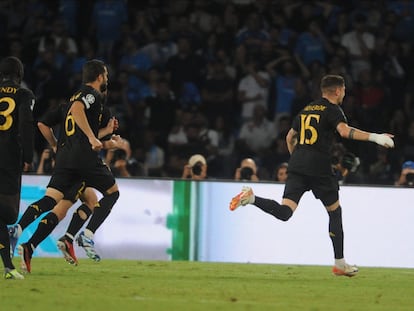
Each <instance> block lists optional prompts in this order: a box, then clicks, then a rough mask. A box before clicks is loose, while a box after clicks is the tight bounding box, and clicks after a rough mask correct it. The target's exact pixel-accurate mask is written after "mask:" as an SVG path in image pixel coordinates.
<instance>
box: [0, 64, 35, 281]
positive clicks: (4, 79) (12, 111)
mask: <svg viewBox="0 0 414 311" xmlns="http://www.w3.org/2000/svg"><path fill="white" fill-rule="evenodd" d="M23 74H24V70H23V64H22V62H21V61H20V60H19V59H18V58H16V57H6V58H4V59H3V60H2V61H1V62H0V145H1V148H0V176H1V179H0V255H1V259H2V261H3V265H4V278H5V279H24V277H23V275H22V274H20V273H19V272H18V271H17V270H16V269H15V267H14V265H13V263H12V260H11V258H10V239H9V233H8V229H7V225H9V224H13V223H14V222H15V221H16V220H17V216H18V214H19V204H20V190H21V177H22V170H25V171H27V170H28V169H29V168H30V165H31V163H32V159H33V144H34V143H33V139H34V138H33V137H34V127H33V116H32V108H33V105H34V101H35V97H34V95H33V93H32V91H30V90H28V89H25V88H22V87H21V86H20V84H21V82H22V79H23Z"/></svg>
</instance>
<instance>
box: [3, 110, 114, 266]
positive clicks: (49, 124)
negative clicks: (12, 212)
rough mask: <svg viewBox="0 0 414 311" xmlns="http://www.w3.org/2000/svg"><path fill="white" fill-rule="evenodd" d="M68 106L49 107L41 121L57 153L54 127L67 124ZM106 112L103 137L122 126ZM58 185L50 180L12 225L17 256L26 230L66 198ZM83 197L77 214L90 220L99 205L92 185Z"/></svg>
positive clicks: (43, 132)
mask: <svg viewBox="0 0 414 311" xmlns="http://www.w3.org/2000/svg"><path fill="white" fill-rule="evenodd" d="M66 105H67V104H62V105H59V106H58V107H56V108H54V109H50V110H48V111H47V112H46V114H45V115H43V116H42V117H41V118H40V119H39V120H38V122H37V126H38V128H39V130H40V132H41V133H42V135H43V136H44V137H45V139H46V140H47V142H48V143H49V145H50V147H51V148H52V149H53V150H54V152H55V153H56V152H57V151H58V150H57V149H58V146H59V142H58V139H57V138H56V136H55V134H54V131H53V127H54V126H62V125H63V119H64V117H65V115H64V113H65V107H66ZM104 112H106V113H104V117H103V120H104V121H103V123H104V124H105V123H107V124H106V126H105V127H103V128H101V129H100V130H99V134H98V137H99V138H104V137H106V136H108V135H111V134H112V133H113V132H114V131H115V130H116V129H117V128H118V120H117V119H116V118H110V112H109V110H108V109H106V110H105V111H104ZM52 175H53V174H52ZM57 186H58V185H54V184H51V183H49V184H48V185H47V187H46V193H45V195H44V196H43V197H42V198H41V199H39V200H37V201H36V202H33V203H31V204H30V205H29V206H28V207H27V209H26V210H25V212H24V213H23V215H22V217H21V218H20V219H19V221H18V223H17V224H15V225H13V226H11V227H10V228H9V236H10V254H11V257H13V253H14V249H15V247H16V244H17V241H18V239H19V237H20V236H21V234H22V233H23V231H24V230H25V229H26V228H27V227H28V226H29V225H30V224H31V223H32V222H34V221H35V220H36V219H37V218H38V217H39V216H40V215H41V214H43V213H46V212H49V211H50V210H52V209H53V207H54V206H55V205H56V204H57V202H59V201H60V200H62V199H63V197H64V194H63V193H62V191H61V190H62V189H57V188H55V187H57ZM80 200H81V201H82V204H81V205H80V206H79V207H78V208H77V209H76V211H75V213H74V215H73V217H81V218H84V219H85V220H86V219H87V218H88V216H89V215H90V212H89V211H93V209H94V207H95V206H96V204H97V202H98V198H97V196H96V194H95V191H94V190H93V189H92V188H86V189H85V191H84V192H83V193H82V194H81V195H80ZM72 227H73V226H69V228H68V232H67V234H69V235H72V237H73V236H74V235H75V234H76V233H77V231H78V230H79V229H77V228H72ZM76 229H77V230H76ZM75 230H76V231H75ZM72 239H73V238H72ZM92 242H93V241H92ZM88 249H89V248H88ZM93 258H94V259H95V260H96V259H97V258H99V256H98V255H97V254H95V256H94V257H93Z"/></svg>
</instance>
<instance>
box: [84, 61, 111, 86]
mask: <svg viewBox="0 0 414 311" xmlns="http://www.w3.org/2000/svg"><path fill="white" fill-rule="evenodd" d="M103 73H105V63H104V62H103V61H101V60H99V59H92V60H90V61H87V62H86V63H85V64H84V65H83V68H82V82H83V83H90V82H93V81H95V80H96V79H97V78H98V76H99V75H101V74H103Z"/></svg>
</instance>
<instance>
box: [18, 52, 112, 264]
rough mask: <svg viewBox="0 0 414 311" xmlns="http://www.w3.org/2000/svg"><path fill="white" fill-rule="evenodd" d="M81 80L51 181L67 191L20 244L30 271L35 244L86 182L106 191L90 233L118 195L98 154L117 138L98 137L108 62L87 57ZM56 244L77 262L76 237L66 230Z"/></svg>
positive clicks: (55, 224)
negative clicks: (103, 138) (105, 138)
mask: <svg viewBox="0 0 414 311" xmlns="http://www.w3.org/2000/svg"><path fill="white" fill-rule="evenodd" d="M82 81H83V84H82V86H81V88H80V90H79V91H78V92H76V93H75V94H74V95H73V96H72V97H71V99H70V103H69V105H68V107H67V113H66V114H65V115H66V118H65V121H64V133H63V137H62V144H61V145H60V146H59V152H57V154H56V164H55V168H54V174H53V176H52V178H51V181H50V184H52V185H54V186H55V188H57V189H61V192H62V193H64V194H65V196H64V198H63V200H61V201H59V202H58V203H57V205H56V206H55V207H54V208H53V209H52V210H51V211H50V212H49V213H47V214H46V215H45V216H44V217H43V218H42V220H41V221H40V222H39V225H38V227H37V229H36V231H35V232H34V234H33V236H32V237H31V238H30V239H29V240H28V241H27V242H26V243H23V244H20V245H19V246H18V252H19V254H20V256H21V267H22V269H23V270H26V271H27V272H31V258H32V255H33V251H34V250H35V248H36V247H37V246H38V245H39V244H40V243H41V242H42V241H43V240H44V239H45V238H46V237H47V236H48V235H49V234H50V233H51V232H52V231H53V229H54V228H55V227H56V226H57V224H58V223H59V221H61V220H62V219H63V218H64V217H65V215H66V212H67V211H68V209H69V208H70V207H71V206H72V203H73V202H74V201H76V199H77V198H78V195H79V194H80V193H81V191H82V190H83V188H84V187H85V186H86V187H92V188H95V189H97V190H98V191H99V192H101V193H102V195H103V197H102V198H101V199H100V201H99V205H98V206H97V207H95V210H94V213H93V216H92V217H91V219H90V221H89V224H88V228H89V230H90V231H91V232H92V233H94V232H95V231H96V229H97V228H98V227H99V226H100V225H101V224H102V223H103V222H104V221H105V219H106V218H107V217H108V215H109V214H110V212H111V209H112V207H113V206H114V204H115V203H116V201H117V200H118V197H119V191H118V185H117V184H116V182H115V178H114V176H113V175H112V173H111V171H110V170H109V168H108V167H107V166H106V165H105V164H104V163H103V161H102V159H101V158H100V156H99V151H100V150H101V149H102V148H113V147H114V144H113V143H114V142H113V141H111V140H109V141H103V142H101V141H100V140H99V139H98V138H97V136H98V131H99V128H100V123H101V121H102V112H103V109H104V105H103V104H104V101H103V94H104V92H106V90H107V84H108V70H107V67H106V65H105V64H104V63H103V62H102V61H100V60H90V61H88V62H86V63H85V65H84V66H83V69H82ZM72 222H75V223H77V225H79V228H80V227H82V225H83V223H84V222H85V219H82V217H78V218H75V219H72ZM58 247H59V249H60V250H61V251H62V252H63V254H64V256H65V259H66V260H67V261H68V262H69V263H73V264H77V259H76V256H75V253H74V249H73V237H71V236H68V235H65V236H64V237H62V238H61V239H59V241H58Z"/></svg>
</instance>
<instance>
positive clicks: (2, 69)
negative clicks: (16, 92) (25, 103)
mask: <svg viewBox="0 0 414 311" xmlns="http://www.w3.org/2000/svg"><path fill="white" fill-rule="evenodd" d="M23 75H24V68H23V63H22V62H21V61H20V59H18V58H17V57H14V56H8V57H6V58H3V59H2V60H1V62H0V80H6V79H10V80H13V81H14V82H16V83H18V84H20V83H21V82H22V80H23Z"/></svg>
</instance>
